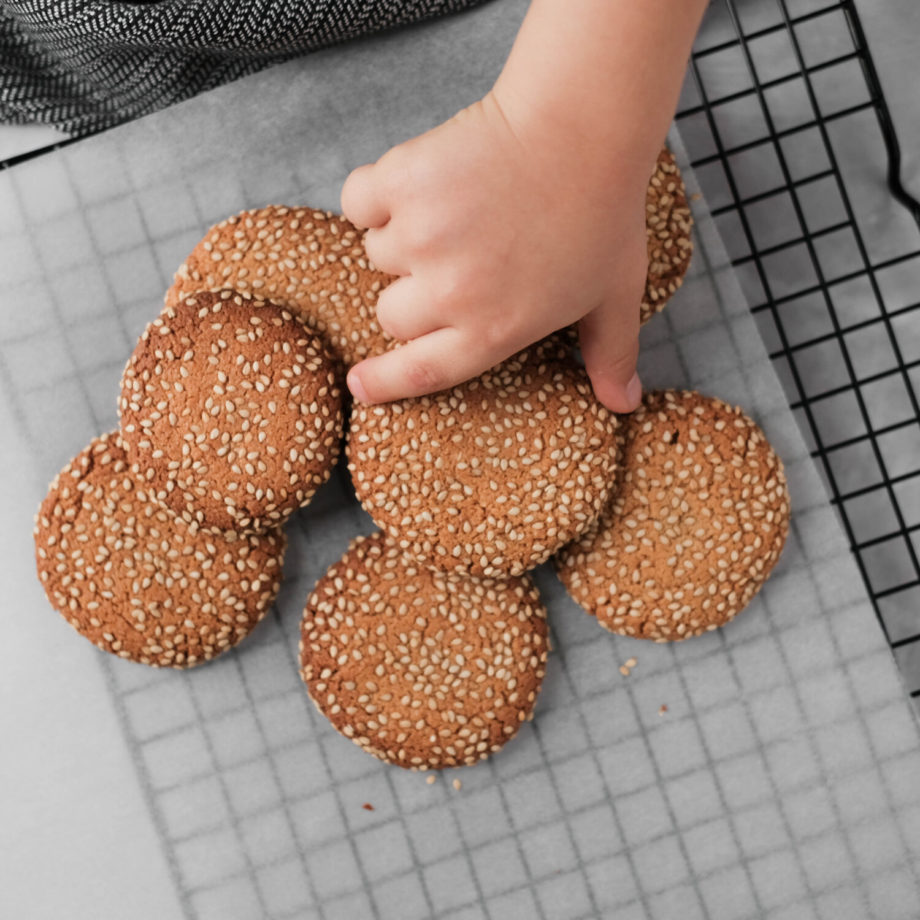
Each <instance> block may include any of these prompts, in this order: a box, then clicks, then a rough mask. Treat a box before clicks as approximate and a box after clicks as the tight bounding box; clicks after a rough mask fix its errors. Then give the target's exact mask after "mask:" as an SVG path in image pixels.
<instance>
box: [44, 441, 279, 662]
mask: <svg viewBox="0 0 920 920" xmlns="http://www.w3.org/2000/svg"><path fill="white" fill-rule="evenodd" d="M34 536H35V561H36V566H37V568H38V576H39V578H40V579H41V582H42V586H43V587H44V589H45V594H47V596H48V600H49V601H50V602H51V604H52V606H54V607H55V609H57V610H58V611H59V612H60V613H61V614H62V616H63V617H64V618H65V619H66V620H67V622H68V623H70V625H71V626H73V628H74V629H76V630H77V632H79V633H80V634H81V635H83V636H85V637H86V638H87V639H89V640H90V641H91V642H92V643H93V644H94V645H97V646H98V647H99V648H101V649H102V650H103V651H106V652H111V653H112V654H113V655H117V656H118V657H119V658H127V659H130V660H131V661H138V662H142V663H143V664H148V665H152V666H153V667H171V668H190V667H192V666H194V665H198V664H202V663H204V662H205V661H209V660H210V659H212V658H215V657H216V656H217V655H220V654H221V653H222V652H225V651H227V649H229V648H231V647H232V646H234V645H236V644H237V643H238V642H239V641H240V640H241V639H244V638H245V637H246V636H247V635H248V634H249V633H250V632H251V631H252V629H253V627H254V626H255V625H256V623H258V622H259V620H261V619H262V617H263V616H264V615H265V613H266V611H267V610H268V609H269V607H270V606H271V603H272V601H273V600H274V598H275V595H276V594H277V592H278V587H279V585H280V584H281V568H282V560H283V556H284V546H285V538H284V534H283V533H282V532H281V531H280V530H276V531H273V532H271V533H267V534H264V535H262V536H258V537H255V536H251V537H241V538H240V539H238V540H235V541H233V542H228V541H227V540H224V539H222V538H221V537H215V536H211V535H206V534H203V533H200V532H198V533H196V532H195V531H194V530H192V529H190V528H188V527H186V526H185V525H184V524H182V523H181V522H177V521H176V520H175V519H174V518H173V516H172V515H171V514H169V512H167V511H165V510H164V509H163V508H161V507H159V505H157V504H155V503H153V502H151V501H149V500H148V496H147V495H146V493H145V491H144V488H143V486H141V485H140V484H139V483H138V482H137V480H136V479H135V478H134V476H133V475H132V474H131V471H130V468H129V464H128V461H127V458H126V456H125V452H124V447H123V445H122V443H121V440H120V438H119V436H118V432H112V433H111V434H105V435H102V436H101V437H98V438H95V439H94V440H93V441H92V442H90V444H89V446H88V447H86V448H85V449H84V450H83V451H81V452H80V453H79V454H78V455H77V456H76V457H75V458H74V459H73V460H71V462H70V463H69V464H68V465H67V466H65V467H64V469H63V470H62V471H61V472H60V473H59V474H58V475H57V477H56V478H55V480H54V482H52V483H51V486H50V488H49V490H48V494H47V495H46V496H45V500H44V501H43V502H42V504H41V507H40V508H39V511H38V514H37V515H36V518H35V534H34Z"/></svg>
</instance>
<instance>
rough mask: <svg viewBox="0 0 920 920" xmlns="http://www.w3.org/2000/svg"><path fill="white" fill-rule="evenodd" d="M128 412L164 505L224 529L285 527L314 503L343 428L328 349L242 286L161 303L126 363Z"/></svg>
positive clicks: (132, 452)
mask: <svg viewBox="0 0 920 920" xmlns="http://www.w3.org/2000/svg"><path fill="white" fill-rule="evenodd" d="M119 415H120V421H121V434H122V437H123V439H124V443H125V446H126V450H127V452H128V457H129V459H130V461H131V463H132V465H133V467H134V468H135V470H136V472H137V474H138V475H139V476H140V478H141V480H142V481H143V482H144V484H145V486H146V487H147V489H148V490H149V491H150V493H151V495H152V496H153V497H154V498H155V500H157V501H159V502H161V503H162V504H163V505H165V506H166V507H167V508H169V509H170V510H172V511H173V512H174V513H175V514H177V515H179V516H180V517H181V518H182V519H183V520H184V521H186V522H187V523H194V524H197V525H199V526H201V527H203V528H205V529H208V530H210V531H212V532H215V533H226V534H232V533H256V532H260V531H264V530H267V529H270V528H272V527H275V526H278V525H279V524H281V523H283V521H284V519H285V518H286V517H287V516H288V515H289V514H290V513H292V512H293V511H294V510H296V509H297V508H298V507H300V506H301V505H303V504H304V503H305V502H307V501H308V500H309V499H310V497H311V496H312V495H313V493H314V492H315V491H316V489H317V488H318V487H319V486H320V485H321V484H322V483H323V482H325V480H326V479H327V478H328V477H329V475H330V473H331V471H332V467H333V465H334V464H335V461H336V459H337V457H338V454H339V451H340V446H341V437H342V429H343V415H342V390H341V386H340V383H339V378H338V373H337V366H336V364H335V362H334V361H333V360H332V358H331V357H330V356H329V355H328V353H327V352H326V351H325V349H324V347H323V344H322V342H320V340H319V339H318V338H316V336H315V335H314V334H313V333H312V332H311V331H310V330H308V329H307V328H306V327H305V326H304V325H303V324H302V323H300V322H299V321H298V320H296V319H294V318H293V317H292V316H291V314H290V313H289V312H288V311H286V310H284V309H282V308H281V307H278V306H276V305H274V304H272V303H269V302H268V301H262V300H255V299H252V298H250V297H248V296H247V295H244V294H240V293H237V292H234V291H216V292H200V293H197V294H190V295H188V296H186V297H185V298H183V299H182V300H180V301H179V302H178V303H177V304H176V305H175V306H174V307H166V308H164V310H163V312H162V313H161V314H160V316H159V317H158V318H157V319H156V320H154V322H152V323H151V324H150V325H149V326H148V327H147V329H146V330H145V331H144V333H143V335H142V336H141V338H140V340H139V341H138V344H137V347H136V348H135V350H134V353H133V354H132V356H131V358H130V360H129V361H128V364H127V366H126V368H125V371H124V375H123V377H122V385H121V399H120V403H119Z"/></svg>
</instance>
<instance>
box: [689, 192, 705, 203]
mask: <svg viewBox="0 0 920 920" xmlns="http://www.w3.org/2000/svg"><path fill="white" fill-rule="evenodd" d="M702 197H703V196H702V194H700V192H694V193H693V194H692V195H690V196H689V198H690V200H691V201H699V200H700V199H701V198H702Z"/></svg>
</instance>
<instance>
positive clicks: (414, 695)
mask: <svg viewBox="0 0 920 920" xmlns="http://www.w3.org/2000/svg"><path fill="white" fill-rule="evenodd" d="M547 651H548V634H547V625H546V610H545V608H544V607H543V605H542V603H541V602H540V598H539V595H538V594H537V590H536V588H535V587H534V585H533V582H532V581H531V580H530V579H529V578H527V577H518V578H503V579H490V578H476V577H470V576H464V575H451V574H444V573H438V572H431V571H428V570H427V569H425V568H422V567H419V566H416V565H414V564H413V563H412V562H411V561H408V560H406V558H405V557H404V556H403V555H402V553H401V552H400V550H399V548H398V547H396V546H395V545H394V544H392V543H391V542H389V541H387V540H386V538H385V537H384V535H383V534H380V533H377V534H374V535H373V536H370V537H358V538H357V539H355V540H354V541H352V543H351V545H350V547H349V548H348V551H347V552H346V553H345V555H344V556H343V558H342V559H341V560H340V561H339V562H337V563H335V564H334V565H333V566H331V567H330V569H329V570H328V571H327V573H326V574H325V575H324V576H323V577H322V578H321V579H320V580H319V582H318V583H317V585H316V588H315V589H314V590H313V593H312V594H311V595H310V598H309V600H308V601H307V605H306V609H305V610H304V617H303V623H302V625H301V642H300V662H301V676H302V677H303V680H304V682H305V683H306V685H307V688H308V690H309V693H310V697H311V698H312V700H313V702H314V703H315V704H316V707H317V708H318V709H319V711H320V712H322V713H323V714H324V715H325V716H326V717H327V718H328V719H329V720H330V721H331V722H332V724H333V725H334V726H335V727H336V729H338V731H340V732H341V733H342V734H344V735H345V736H346V737H348V738H351V739H352V741H354V742H356V743H357V744H359V745H360V746H361V747H362V748H364V750H366V751H367V752H368V753H370V754H373V755H374V756H375V757H379V758H380V759H381V760H385V761H388V762H389V763H393V764H398V765H399V766H401V767H408V768H410V769H418V770H420V769H439V768H442V767H453V766H460V765H463V764H473V763H476V761H478V760H481V759H482V758H484V757H488V756H489V754H491V753H493V752H495V751H497V750H498V749H499V748H501V747H502V745H503V744H505V742H506V741H508V740H509V739H510V738H512V737H513V736H514V735H515V734H516V733H517V731H518V728H519V727H520V725H521V723H522V722H524V721H525V720H527V719H528V718H530V716H531V715H532V713H533V709H534V706H535V704H536V698H537V694H538V692H539V690H540V684H541V682H542V680H543V675H544V672H545V669H546V657H547Z"/></svg>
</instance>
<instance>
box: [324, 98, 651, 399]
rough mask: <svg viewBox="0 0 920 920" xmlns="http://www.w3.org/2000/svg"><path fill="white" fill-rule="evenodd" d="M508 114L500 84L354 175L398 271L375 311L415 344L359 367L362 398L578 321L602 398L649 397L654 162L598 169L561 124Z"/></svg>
mask: <svg viewBox="0 0 920 920" xmlns="http://www.w3.org/2000/svg"><path fill="white" fill-rule="evenodd" d="M509 111H510V109H509V107H508V106H505V107H504V108H503V107H502V105H501V104H500V101H499V99H498V97H497V96H496V95H495V93H490V94H489V95H487V96H486V97H485V98H484V99H483V100H482V101H481V102H479V103H476V104H475V105H473V106H470V107H469V108H467V109H464V110H463V111H462V112H460V113H459V114H458V115H456V116H455V117H454V118H452V119H451V120H450V121H448V122H445V123H444V124H443V125H440V126H439V127H437V128H435V129H434V130H432V131H429V132H427V133H426V134H423V135H421V136H419V137H416V138H414V139H412V140H410V141H408V142H406V143H404V144H400V145H399V146H397V147H394V148H393V149H392V150H390V151H388V152H387V153H386V154H385V155H384V156H383V157H382V158H381V159H380V160H378V161H377V163H375V164H372V165H369V166H362V167H361V168H359V169H356V170H355V171H354V172H353V173H352V174H351V175H350V176H349V177H348V180H347V182H346V183H345V187H344V188H343V190H342V209H343V211H344V214H345V216H346V217H347V218H348V219H349V220H351V221H352V222H353V223H354V224H356V225H357V226H358V227H367V228H370V229H369V230H368V232H367V235H366V239H365V246H366V249H367V253H368V255H369V257H370V258H371V259H372V260H373V262H374V263H375V264H376V266H377V267H378V268H380V269H381V270H383V271H385V272H389V273H391V274H394V275H399V276H400V277H399V278H398V279H397V280H396V281H394V282H393V283H392V284H391V285H390V286H389V287H388V288H387V289H386V290H385V291H383V292H382V293H381V295H380V299H379V302H378V305H377V318H378V321H379V323H380V325H381V327H382V328H383V329H384V330H386V331H387V332H388V333H390V334H391V335H393V336H394V337H396V338H398V339H403V340H410V341H409V342H408V344H406V345H404V346H402V347H400V348H398V349H396V350H394V351H392V352H390V353H388V354H386V355H383V356H380V357H375V358H370V359H368V360H366V361H362V362H361V363H360V364H358V365H356V366H355V367H354V368H352V370H351V372H350V373H349V375H348V386H349V388H350V389H351V391H352V393H353V394H354V395H355V397H356V398H357V399H359V400H361V401H362V402H370V403H375V402H384V401H388V400H393V399H400V398H403V397H406V396H416V395H421V394H424V393H430V392H434V391H437V390H441V389H445V388H447V387H450V386H453V385H454V384H457V383H460V382H461V381H464V380H467V379H469V378H470V377H474V376H476V375H477V374H479V373H481V372H482V371H484V370H486V369H487V368H489V367H492V366H493V365H495V364H497V363H498V362H499V361H501V360H503V359H504V358H506V357H508V356H509V355H511V354H513V353H514V352H516V351H518V350H520V349H522V348H524V347H526V346H528V345H530V344H531V343H532V342H535V341H536V340H537V339H539V338H542V337H543V336H545V335H547V334H549V333H550V332H553V331H554V330H556V329H559V328H561V327H563V326H567V325H569V324H570V323H574V322H576V321H580V325H579V333H580V339H581V349H582V354H583V356H584V360H585V364H586V367H587V371H588V374H589V375H590V377H591V381H592V384H593V386H594V390H595V393H596V394H597V397H598V399H600V400H601V402H603V403H604V404H605V405H607V406H608V407H609V408H611V409H613V410H614V411H618V412H628V411H631V410H632V409H634V408H635V407H636V406H637V405H638V402H639V399H640V396H641V385H640V383H639V378H638V376H637V375H636V373H635V367H636V352H637V347H638V332H639V303H640V300H641V297H642V292H643V287H644V282H645V275H646V238H645V191H646V186H647V183H648V179H649V174H650V172H651V168H650V167H649V168H648V169H647V171H646V169H645V167H646V166H647V165H648V164H643V165H642V167H640V168H634V167H631V168H626V167H624V168H623V169H622V171H620V170H618V169H617V168H616V164H614V168H611V164H610V163H609V162H608V163H605V164H604V166H603V168H602V169H594V165H595V164H593V163H592V157H591V156H588V155H586V153H585V151H583V150H582V149H579V146H580V145H574V146H573V141H572V140H571V139H570V138H568V137H566V136H565V135H564V134H563V132H561V131H560V130H559V128H558V126H557V125H555V124H552V123H549V122H547V123H545V124H543V125H541V124H540V123H539V121H538V119H522V118H517V119H515V118H513V117H509ZM643 173H644V174H643ZM611 176H612V177H613V178H612V180H611Z"/></svg>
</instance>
